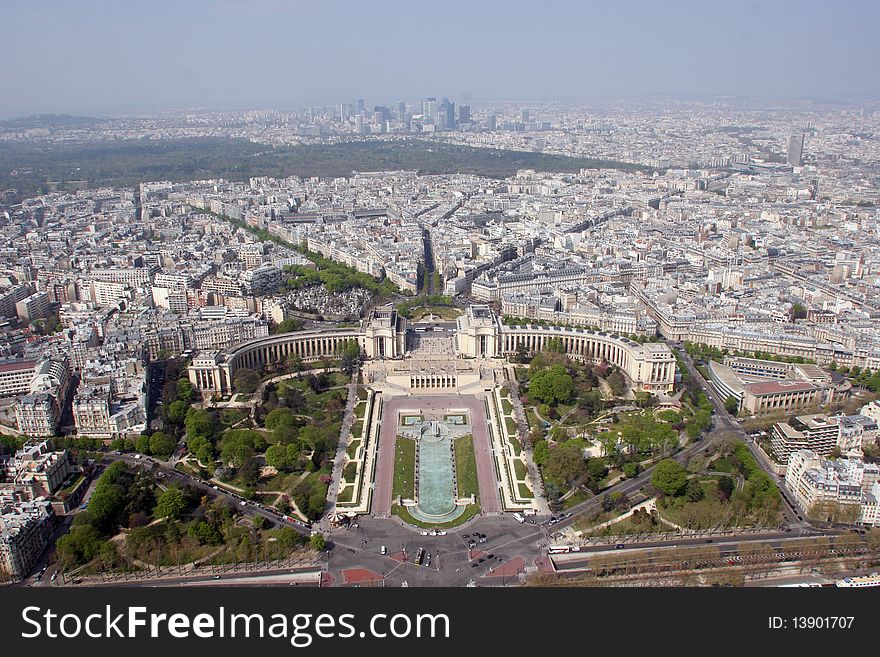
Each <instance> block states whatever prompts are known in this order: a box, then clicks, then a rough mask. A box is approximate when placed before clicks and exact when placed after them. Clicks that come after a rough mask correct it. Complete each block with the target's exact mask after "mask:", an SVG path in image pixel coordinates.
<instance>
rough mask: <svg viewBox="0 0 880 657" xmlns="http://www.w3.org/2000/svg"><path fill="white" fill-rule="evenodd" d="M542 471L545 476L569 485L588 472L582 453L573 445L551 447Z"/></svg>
mask: <svg viewBox="0 0 880 657" xmlns="http://www.w3.org/2000/svg"><path fill="white" fill-rule="evenodd" d="M543 471H544V476H545V477H549V478H551V479H555V480H556V481H559V482H562V483H564V484H565V485H567V486H569V487H570V486H572V484H574V482H575V481H577V480H578V479H580V478H581V477H584V476H585V475H587V474H588V470H587V462H586V461H585V460H584V455H583V453H582V452H581V450H580V449H578V448H577V447H575V446H573V445H559V446H557V447H555V448H554V449H551V450H550V454H549V456H548V457H547V461H546V462H545V463H544V469H543Z"/></svg>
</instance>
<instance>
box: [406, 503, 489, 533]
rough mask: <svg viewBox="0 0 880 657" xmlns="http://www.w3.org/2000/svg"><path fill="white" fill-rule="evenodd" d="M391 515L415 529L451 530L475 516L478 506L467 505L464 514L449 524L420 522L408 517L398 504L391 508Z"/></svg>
mask: <svg viewBox="0 0 880 657" xmlns="http://www.w3.org/2000/svg"><path fill="white" fill-rule="evenodd" d="M391 513H393V514H394V515H396V516H398V517H399V518H401V519H402V520H404V521H405V522H408V523H409V524H411V525H415V526H416V527H421V528H422V529H451V528H452V527H458V526H459V525H463V524H464V523H466V522H467V521H468V520H470V519H471V518H473V517H474V516H475V515H477V514H478V513H480V505H479V504H468V505H467V508H466V509H465V510H464V513H462V514H461V515H460V516H459V517H458V518H456V519H455V520H453V521H451V522H444V523H440V524H431V523H427V522H422V521H421V520H416V519H415V518H413V517H412V515H410V512H409V511H407V510H406V507H403V506H400V505H398V504H395V505H393V506H392V507H391Z"/></svg>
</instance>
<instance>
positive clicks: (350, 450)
mask: <svg viewBox="0 0 880 657" xmlns="http://www.w3.org/2000/svg"><path fill="white" fill-rule="evenodd" d="M360 444H361V441H360V440H352V441H351V442H350V443H348V447H347V448H346V450H345V453H346V454H348V458H350V459H353V458H354V455H355V453H356V452H357V448H358V447H359V446H360Z"/></svg>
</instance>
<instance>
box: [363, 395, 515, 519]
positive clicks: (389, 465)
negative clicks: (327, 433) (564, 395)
mask: <svg viewBox="0 0 880 657" xmlns="http://www.w3.org/2000/svg"><path fill="white" fill-rule="evenodd" d="M450 408H464V409H467V411H468V412H469V413H470V417H471V426H472V427H473V437H474V455H475V457H476V463H477V481H478V483H479V487H480V507H481V509H482V511H483V513H498V512H499V511H500V510H501V504H500V502H499V499H498V485H497V482H496V480H495V465H494V463H493V454H492V446H491V444H490V442H489V430H488V420H487V418H486V413H485V411H484V409H483V403H482V401H481V400H479V399H477V398H476V397H473V396H461V395H440V396H438V395H431V396H430V397H428V396H419V397H396V398H393V399H390V400H388V401H387V402H386V404H385V408H384V410H383V412H382V427H381V430H380V432H379V450H378V451H379V454H378V462H377V464H376V477H375V492H374V496H373V513H374V514H377V515H380V516H381V515H385V516H387V515H390V514H391V503H392V489H393V484H394V447H395V444H396V442H397V413H398V411H400V410H401V409H412V410H424V411H427V412H432V411H433V412H442V411H444V410H446V409H450Z"/></svg>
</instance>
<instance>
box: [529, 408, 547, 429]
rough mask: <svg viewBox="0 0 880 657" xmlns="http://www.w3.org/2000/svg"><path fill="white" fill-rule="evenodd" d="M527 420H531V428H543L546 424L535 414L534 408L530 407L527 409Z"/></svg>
mask: <svg viewBox="0 0 880 657" xmlns="http://www.w3.org/2000/svg"><path fill="white" fill-rule="evenodd" d="M526 420H528V422H529V429H535V428H536V427H537V428H538V429H543V428H544V425H543V424H542V423H541V420H539V419H538V416H537V415H535V411H534V409H531V408H529V409H528V410H526Z"/></svg>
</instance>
